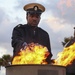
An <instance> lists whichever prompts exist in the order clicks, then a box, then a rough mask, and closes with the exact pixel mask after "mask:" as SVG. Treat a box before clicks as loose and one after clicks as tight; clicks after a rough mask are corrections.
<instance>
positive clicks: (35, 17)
mask: <svg viewBox="0 0 75 75" xmlns="http://www.w3.org/2000/svg"><path fill="white" fill-rule="evenodd" d="M39 21H40V15H39V14H34V13H28V15H27V23H28V24H29V25H31V26H38V24H39Z"/></svg>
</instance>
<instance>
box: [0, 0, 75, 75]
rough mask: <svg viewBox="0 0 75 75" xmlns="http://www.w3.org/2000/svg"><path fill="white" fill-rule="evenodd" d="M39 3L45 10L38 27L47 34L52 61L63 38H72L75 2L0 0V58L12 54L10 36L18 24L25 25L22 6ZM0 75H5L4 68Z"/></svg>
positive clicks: (60, 47)
mask: <svg viewBox="0 0 75 75" xmlns="http://www.w3.org/2000/svg"><path fill="white" fill-rule="evenodd" d="M34 2H35V3H40V4H42V5H44V6H45V8H46V10H45V12H44V13H43V14H42V15H41V21H40V23H39V27H41V28H43V29H44V30H46V31H47V32H48V33H49V37H50V43H51V51H52V53H53V57H52V59H56V57H57V54H58V53H59V52H61V51H62V50H63V46H62V43H61V42H62V41H63V40H64V38H65V37H70V36H74V34H73V33H74V29H73V28H74V27H75V21H74V18H75V0H35V1H34V0H0V57H2V55H4V54H10V55H12V54H13V48H12V46H11V36H12V31H13V28H14V27H15V26H16V25H18V24H26V22H27V21H26V12H25V11H24V10H23V6H24V5H25V4H28V3H34ZM0 73H1V74H0V75H5V69H4V67H2V68H1V70H0Z"/></svg>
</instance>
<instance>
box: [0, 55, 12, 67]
mask: <svg viewBox="0 0 75 75" xmlns="http://www.w3.org/2000/svg"><path fill="white" fill-rule="evenodd" d="M11 60H12V56H11V55H9V54H6V55H3V56H2V58H0V66H4V67H5V66H7V65H10V63H11Z"/></svg>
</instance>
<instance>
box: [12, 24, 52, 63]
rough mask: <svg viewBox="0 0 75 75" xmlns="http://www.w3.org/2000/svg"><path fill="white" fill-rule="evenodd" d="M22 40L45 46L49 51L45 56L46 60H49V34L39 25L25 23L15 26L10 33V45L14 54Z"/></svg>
mask: <svg viewBox="0 0 75 75" xmlns="http://www.w3.org/2000/svg"><path fill="white" fill-rule="evenodd" d="M24 42H26V43H27V44H29V43H32V42H34V43H38V44H41V45H43V46H46V47H47V48H48V50H49V52H50V55H49V56H48V58H47V61H48V62H49V60H50V58H51V57H52V53H51V47H50V40H49V35H48V33H47V32H46V31H44V30H43V29H41V28H39V27H33V26H30V25H27V24H26V25H20V26H16V27H15V28H14V30H13V34H12V47H13V48H14V53H13V54H14V55H15V54H17V53H18V52H19V50H20V48H21V46H22V44H23V43H24Z"/></svg>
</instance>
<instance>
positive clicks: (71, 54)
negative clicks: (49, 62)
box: [54, 43, 75, 66]
mask: <svg viewBox="0 0 75 75" xmlns="http://www.w3.org/2000/svg"><path fill="white" fill-rule="evenodd" d="M74 60H75V43H74V44H73V45H71V46H69V47H66V48H64V50H63V51H62V52H60V53H59V54H58V58H57V59H56V60H55V63H54V65H62V66H67V65H70V64H72V62H73V61H74Z"/></svg>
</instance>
